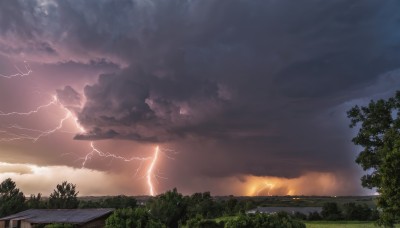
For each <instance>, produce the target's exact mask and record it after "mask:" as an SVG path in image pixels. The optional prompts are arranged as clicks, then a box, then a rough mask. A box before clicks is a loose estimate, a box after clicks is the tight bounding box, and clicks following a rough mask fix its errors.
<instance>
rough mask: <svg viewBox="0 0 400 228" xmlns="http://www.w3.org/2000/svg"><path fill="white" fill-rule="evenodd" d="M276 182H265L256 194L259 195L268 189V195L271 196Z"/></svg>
mask: <svg viewBox="0 0 400 228" xmlns="http://www.w3.org/2000/svg"><path fill="white" fill-rule="evenodd" d="M274 186H275V185H274V184H270V183H265V185H264V187H262V188H261V189H260V190H258V191H257V193H256V195H257V196H259V195H260V194H261V193H262V192H263V191H265V190H266V189H268V192H267V196H271V194H270V192H271V190H272V189H273V188H274Z"/></svg>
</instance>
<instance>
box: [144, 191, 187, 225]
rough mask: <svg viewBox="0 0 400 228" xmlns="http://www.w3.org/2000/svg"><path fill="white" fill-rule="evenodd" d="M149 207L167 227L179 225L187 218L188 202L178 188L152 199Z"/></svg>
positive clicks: (152, 214)
mask: <svg viewBox="0 0 400 228" xmlns="http://www.w3.org/2000/svg"><path fill="white" fill-rule="evenodd" d="M148 208H149V210H150V214H151V216H153V217H154V218H156V219H158V220H160V221H161V222H162V223H163V224H165V225H166V226H167V227H178V224H179V222H184V220H185V219H186V209H187V206H186V202H185V200H184V198H183V196H182V194H180V193H178V191H177V190H176V188H174V189H173V190H172V191H167V192H166V193H164V194H161V195H158V196H157V197H155V198H153V199H152V200H150V201H149V202H148Z"/></svg>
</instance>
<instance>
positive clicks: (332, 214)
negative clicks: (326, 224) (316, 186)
mask: <svg viewBox="0 0 400 228" xmlns="http://www.w3.org/2000/svg"><path fill="white" fill-rule="evenodd" d="M321 215H322V218H323V219H325V220H331V221H334V220H340V219H342V212H341V211H340V210H339V207H338V205H337V203H333V202H328V203H325V204H324V205H323V206H322V212H321Z"/></svg>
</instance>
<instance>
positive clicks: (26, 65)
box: [0, 61, 33, 79]
mask: <svg viewBox="0 0 400 228" xmlns="http://www.w3.org/2000/svg"><path fill="white" fill-rule="evenodd" d="M14 68H15V69H16V70H17V71H18V73H15V74H10V75H4V74H0V78H7V79H10V78H15V77H21V78H23V77H26V76H28V75H30V74H31V73H32V72H33V71H32V69H31V66H30V65H29V63H28V62H26V61H24V68H25V71H22V70H21V69H19V67H18V66H16V65H15V66H14Z"/></svg>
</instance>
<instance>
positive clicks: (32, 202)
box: [25, 193, 46, 209]
mask: <svg viewBox="0 0 400 228" xmlns="http://www.w3.org/2000/svg"><path fill="white" fill-rule="evenodd" d="M25 204H26V206H27V208H30V209H44V208H46V203H45V202H44V201H43V200H42V194H41V193H38V194H37V195H34V194H31V196H30V197H29V199H28V200H27V201H26V202H25Z"/></svg>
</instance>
